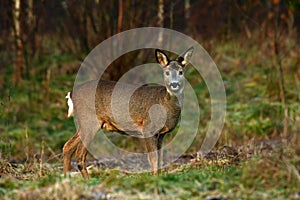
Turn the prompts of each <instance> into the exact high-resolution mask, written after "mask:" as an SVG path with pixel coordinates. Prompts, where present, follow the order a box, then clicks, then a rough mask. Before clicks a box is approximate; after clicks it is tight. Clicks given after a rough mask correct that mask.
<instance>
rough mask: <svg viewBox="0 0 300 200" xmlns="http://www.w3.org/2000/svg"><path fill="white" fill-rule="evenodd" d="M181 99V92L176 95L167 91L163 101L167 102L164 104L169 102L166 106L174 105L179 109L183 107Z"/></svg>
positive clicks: (182, 96)
mask: <svg viewBox="0 0 300 200" xmlns="http://www.w3.org/2000/svg"><path fill="white" fill-rule="evenodd" d="M183 98H184V95H183V91H182V92H179V93H176V94H174V93H171V92H169V91H167V92H166V96H165V99H166V100H167V101H166V102H169V103H168V104H171V105H176V106H178V108H180V109H181V108H182V106H183Z"/></svg>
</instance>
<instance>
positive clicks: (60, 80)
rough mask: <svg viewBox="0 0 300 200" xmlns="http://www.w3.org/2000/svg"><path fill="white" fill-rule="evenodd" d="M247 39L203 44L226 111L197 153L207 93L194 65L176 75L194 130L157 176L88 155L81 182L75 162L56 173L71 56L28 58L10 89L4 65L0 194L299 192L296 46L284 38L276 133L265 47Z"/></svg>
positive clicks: (66, 122) (73, 65) (237, 195)
mask: <svg viewBox="0 0 300 200" xmlns="http://www.w3.org/2000/svg"><path fill="white" fill-rule="evenodd" d="M284 42H285V43H284V44H286V45H291V44H294V43H295V41H294V40H293V39H289V40H286V41H284ZM265 43H267V41H266V42H265ZM254 44H257V41H255V43H254V42H253V43H251V42H249V43H246V42H245V43H242V42H240V43H239V42H234V41H226V42H223V43H220V44H218V45H216V48H214V50H213V51H212V52H210V53H211V54H212V56H213V59H214V60H215V62H216V64H217V65H218V67H219V70H220V72H221V74H222V78H223V80H224V84H225V88H226V95H227V115H226V121H225V126H224V129H223V132H222V135H221V137H220V139H219V140H218V143H217V145H216V146H215V148H214V149H213V151H212V152H210V153H209V154H208V155H206V156H205V157H197V156H196V152H197V151H198V150H199V148H200V146H201V142H202V140H203V138H204V136H205V130H206V128H207V124H208V122H209V120H210V100H209V93H208V91H207V89H206V85H205V83H204V82H203V81H202V80H201V78H199V75H198V74H197V73H195V71H193V70H190V71H188V72H187V73H186V76H187V79H188V81H190V83H191V85H192V86H193V88H194V91H195V93H196V94H197V97H198V99H199V106H200V107H201V117H200V124H199V130H198V134H197V136H196V138H195V140H194V142H193V144H192V145H191V147H190V148H189V149H188V150H187V151H186V153H185V154H184V155H183V156H182V157H181V158H180V159H179V160H178V161H177V162H175V163H173V164H172V165H171V166H169V167H168V168H166V169H164V170H163V171H162V173H161V174H160V175H158V176H152V175H151V174H149V173H141V174H128V173H125V172H122V171H121V170H119V169H118V168H114V167H111V166H110V165H102V164H99V165H95V164H94V165H92V164H93V162H92V161H93V159H92V158H91V157H90V158H89V163H90V164H91V167H90V174H91V180H90V181H89V182H86V181H84V180H83V179H82V178H81V176H80V174H78V173H76V170H75V169H73V172H72V177H71V178H64V177H63V176H62V163H61V161H62V155H61V153H62V147H63V144H64V143H65V142H66V141H67V140H68V139H69V138H70V137H71V136H72V135H73V134H74V132H75V127H74V122H73V119H72V118H69V119H67V118H66V116H65V115H66V112H67V107H66V100H65V95H66V92H67V91H70V89H71V88H72V86H73V81H74V79H75V73H76V70H77V69H78V62H75V61H74V60H75V58H74V57H72V56H70V55H52V56H50V57H49V58H45V60H44V61H43V62H41V61H39V62H37V63H36V64H37V66H38V67H36V68H35V69H34V70H33V71H32V72H31V76H30V78H29V79H28V80H23V82H22V84H21V85H20V86H18V87H14V86H13V83H12V79H13V78H12V76H13V71H12V69H13V68H12V67H7V70H6V71H5V74H0V76H3V80H4V88H2V89H1V94H0V150H1V151H0V176H1V177H0V199H2V198H3V199H207V200H210V199H211V200H212V199H300V189H299V188H300V175H299V170H300V168H299V166H300V142H299V133H300V132H299V130H300V125H299V124H300V105H299V101H300V95H299V94H300V92H299V91H300V90H299V88H300V82H299V76H300V74H299V73H300V71H299V66H297V62H298V60H299V55H300V53H299V49H297V48H295V46H293V45H292V46H291V47H289V50H290V51H288V53H289V54H286V55H285V56H283V63H284V65H283V70H284V75H285V79H284V81H285V82H284V83H285V86H286V99H287V106H288V114H289V119H288V135H286V136H283V135H282V130H283V116H284V115H283V105H282V102H281V101H280V98H279V96H280V95H279V93H280V91H279V89H278V83H277V80H278V74H277V72H276V70H275V69H274V66H273V62H272V59H273V58H272V57H271V56H270V55H269V54H268V47H267V45H265V44H264V45H261V46H260V45H254ZM266 58H269V59H266ZM49 74H50V75H49ZM170 138H172V136H170ZM129 144H130V143H129ZM120 145H121V146H122V145H124V144H120ZM128 148H132V146H130V145H129V147H128ZM99 162H100V163H101V160H100V161H99Z"/></svg>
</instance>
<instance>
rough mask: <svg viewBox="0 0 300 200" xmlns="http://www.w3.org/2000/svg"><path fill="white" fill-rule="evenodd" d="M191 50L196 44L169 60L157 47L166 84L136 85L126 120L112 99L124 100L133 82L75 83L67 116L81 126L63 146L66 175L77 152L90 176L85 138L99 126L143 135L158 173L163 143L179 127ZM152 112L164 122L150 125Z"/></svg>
mask: <svg viewBox="0 0 300 200" xmlns="http://www.w3.org/2000/svg"><path fill="white" fill-rule="evenodd" d="M192 52H193V47H191V48H189V49H188V50H187V51H186V52H184V53H183V54H182V55H180V56H179V57H177V59H175V60H170V59H169V58H168V57H167V55H166V54H165V53H164V52H162V51H161V50H158V49H157V50H155V56H156V60H157V62H158V63H159V64H160V65H161V66H162V69H163V77H164V83H165V86H141V87H139V88H138V89H136V90H135V91H134V92H133V94H132V96H131V97H130V102H129V112H130V118H131V119H128V120H126V119H124V117H123V119H122V120H124V121H126V122H124V121H122V123H119V122H120V121H118V120H116V118H119V117H121V118H122V116H124V110H116V112H112V110H113V108H112V106H114V104H113V103H116V104H118V103H122V102H121V101H123V99H122V96H124V95H125V94H126V93H128V92H129V91H130V90H131V89H132V86H133V85H130V84H125V83H122V84H120V83H117V82H113V81H106V80H99V81H90V82H88V83H84V84H82V85H79V86H77V87H75V88H74V89H73V91H72V92H71V93H68V95H67V96H66V98H67V99H68V105H69V113H68V116H71V114H72V113H73V112H74V115H75V116H76V120H77V122H78V128H77V132H76V133H75V135H74V136H73V137H72V138H71V139H70V140H68V141H67V142H66V143H65V145H64V147H63V156H64V158H63V159H64V175H65V176H66V173H67V171H69V170H70V167H71V158H72V155H73V154H74V153H75V158H76V161H77V164H78V166H77V167H78V169H79V171H80V172H81V174H82V176H83V177H84V178H85V179H86V180H88V179H89V176H88V172H87V169H86V156H87V152H88V151H87V149H86V146H84V144H85V145H86V143H84V144H83V141H82V140H83V139H85V140H86V139H87V140H88V141H91V140H92V139H93V137H94V135H95V133H96V132H97V131H98V130H99V129H104V130H109V131H118V132H122V133H124V134H127V135H128V132H134V133H136V134H137V135H140V136H143V137H144V140H145V144H146V150H147V152H148V160H149V164H150V166H151V169H152V172H153V174H156V173H157V171H158V169H160V167H161V166H162V155H161V153H162V151H161V146H162V141H163V138H164V135H165V134H166V133H168V132H170V131H172V130H173V129H174V128H175V127H176V125H177V123H178V120H179V117H180V114H181V107H182V105H183V89H184V82H185V78H184V73H183V69H184V67H185V66H186V65H187V64H188V63H189V60H190V57H191V56H192ZM117 84H120V85H118V87H119V88H120V89H119V90H118V93H117V95H118V98H117V102H112V100H111V99H112V96H113V95H114V94H113V93H114V92H113V91H114V89H115V86H116V85H117ZM91 88H96V89H91ZM90 95H94V104H93V105H94V108H90V107H89V103H88V100H89V96H90ZM90 97H91V96H90ZM118 101H120V102H118ZM153 105H160V106H161V107H163V108H164V109H163V110H164V112H163V113H161V112H160V111H155V110H154V111H153V109H152V108H153V107H152V106H153ZM73 108H74V110H73ZM92 109H94V110H95V111H93V112H95V114H96V116H97V119H96V121H95V120H94V121H93V120H91V119H90V117H89V116H90V115H91V114H92ZM151 115H154V118H155V121H160V120H163V121H162V122H163V124H161V125H157V124H154V126H155V127H154V128H153V127H150V129H149V125H150V124H151V120H153V116H151ZM161 115H162V116H163V117H161ZM121 118H119V119H121ZM162 118H164V119H162ZM91 121H92V122H91ZM130 123H131V124H130ZM132 123H133V124H132ZM155 123H156V122H155ZM158 123H160V122H158ZM152 125H153V122H152ZM87 144H89V142H88V143H87Z"/></svg>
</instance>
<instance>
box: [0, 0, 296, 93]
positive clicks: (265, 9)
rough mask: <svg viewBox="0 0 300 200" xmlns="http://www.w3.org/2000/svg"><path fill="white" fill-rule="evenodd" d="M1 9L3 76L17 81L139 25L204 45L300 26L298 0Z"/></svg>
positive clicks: (50, 3) (31, 4)
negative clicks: (48, 61)
mask: <svg viewBox="0 0 300 200" xmlns="http://www.w3.org/2000/svg"><path fill="white" fill-rule="evenodd" d="M18 3H19V5H18ZM0 9H1V12H0V36H1V40H0V52H1V54H0V57H1V68H0V73H5V72H6V71H7V70H8V71H12V73H14V83H18V82H20V80H22V79H26V78H29V77H30V71H31V70H32V68H33V60H34V59H36V60H42V59H43V57H45V56H48V55H51V54H54V52H58V53H59V54H72V55H75V56H76V57H77V58H78V59H79V60H80V59H82V58H83V57H84V56H85V55H86V54H87V53H88V52H89V51H90V50H91V49H93V48H94V47H95V46H96V45H97V44H99V43H100V42H101V41H103V40H104V39H106V38H109V37H110V36H112V35H114V34H116V33H119V32H121V31H125V30H128V29H132V28H137V27H144V26H159V27H165V28H171V29H175V30H178V31H180V32H183V33H185V34H188V35H190V36H192V37H194V38H195V39H197V40H199V41H200V42H205V41H207V40H211V39H219V40H224V39H229V38H235V37H239V38H240V37H244V38H251V37H252V34H253V33H254V32H255V31H258V32H259V34H260V37H261V38H263V37H266V36H268V35H269V34H270V32H272V31H273V30H274V27H275V26H278V27H280V28H281V30H282V32H288V31H291V30H292V29H293V30H294V29H296V30H297V29H299V28H300V2H298V1H292V0H263V1H260V0H212V1H203V0H156V1H138V0H123V1H122V0H111V1H101V0H83V1H79V0H64V1H61V0H43V1H42V0H24V1H20V0H15V1H1V2H0ZM5 70H6V71H5ZM1 87H3V80H1V79H0V88H1Z"/></svg>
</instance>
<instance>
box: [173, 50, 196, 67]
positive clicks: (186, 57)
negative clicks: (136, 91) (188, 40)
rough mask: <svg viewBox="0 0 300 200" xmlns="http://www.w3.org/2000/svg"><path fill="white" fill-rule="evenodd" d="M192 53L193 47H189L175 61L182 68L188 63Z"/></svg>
mask: <svg viewBox="0 0 300 200" xmlns="http://www.w3.org/2000/svg"><path fill="white" fill-rule="evenodd" d="M193 51H194V47H191V48H189V49H188V50H186V51H185V52H184V53H183V54H182V55H180V56H179V57H178V58H177V59H176V60H177V62H179V63H180V64H181V65H182V66H183V67H184V66H185V65H186V64H188V63H189V62H190V60H191V57H192V54H193Z"/></svg>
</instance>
